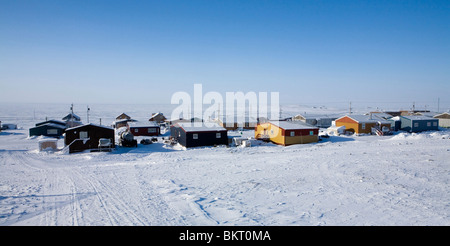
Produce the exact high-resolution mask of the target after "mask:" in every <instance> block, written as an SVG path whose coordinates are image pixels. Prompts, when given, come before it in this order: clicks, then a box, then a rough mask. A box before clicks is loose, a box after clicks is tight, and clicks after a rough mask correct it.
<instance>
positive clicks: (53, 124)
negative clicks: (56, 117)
mask: <svg viewBox="0 0 450 246" xmlns="http://www.w3.org/2000/svg"><path fill="white" fill-rule="evenodd" d="M46 126H49V127H53V128H59V129H66V126H65V125H64V126H63V125H60V124H55V123H45V124H40V125H36V126H35V127H32V128H40V127H46Z"/></svg>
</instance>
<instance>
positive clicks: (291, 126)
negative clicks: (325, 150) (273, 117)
mask: <svg viewBox="0 0 450 246" xmlns="http://www.w3.org/2000/svg"><path fill="white" fill-rule="evenodd" d="M269 123H270V124H272V125H275V126H278V127H279V128H282V129H284V130H298V129H318V127H315V126H311V125H309V124H306V123H303V122H301V121H269Z"/></svg>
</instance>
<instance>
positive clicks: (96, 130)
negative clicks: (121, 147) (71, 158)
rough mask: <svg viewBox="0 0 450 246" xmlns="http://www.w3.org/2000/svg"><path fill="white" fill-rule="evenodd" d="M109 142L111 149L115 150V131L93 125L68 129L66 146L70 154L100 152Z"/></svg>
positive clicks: (65, 138)
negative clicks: (86, 151)
mask: <svg viewBox="0 0 450 246" xmlns="http://www.w3.org/2000/svg"><path fill="white" fill-rule="evenodd" d="M108 140H109V143H110V147H112V148H114V146H115V144H114V141H115V137H114V129H112V128H110V127H106V126H100V125H95V124H92V123H91V124H86V125H80V126H76V127H72V128H68V129H66V131H65V137H64V144H65V146H66V147H68V148H69V153H75V152H82V151H85V150H89V151H98V150H100V148H101V146H104V142H108Z"/></svg>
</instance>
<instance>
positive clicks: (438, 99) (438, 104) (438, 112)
mask: <svg viewBox="0 0 450 246" xmlns="http://www.w3.org/2000/svg"><path fill="white" fill-rule="evenodd" d="M439 100H440V98H439V97H438V113H439V112H440V111H439Z"/></svg>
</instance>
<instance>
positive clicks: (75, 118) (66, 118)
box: [62, 113, 81, 121]
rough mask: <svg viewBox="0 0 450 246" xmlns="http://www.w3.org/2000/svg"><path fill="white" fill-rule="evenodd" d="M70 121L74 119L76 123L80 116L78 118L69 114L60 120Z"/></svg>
mask: <svg viewBox="0 0 450 246" xmlns="http://www.w3.org/2000/svg"><path fill="white" fill-rule="evenodd" d="M72 119H74V120H76V121H80V120H81V118H80V116H78V115H76V114H74V113H69V114H68V115H66V116H64V117H63V118H62V120H72Z"/></svg>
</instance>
